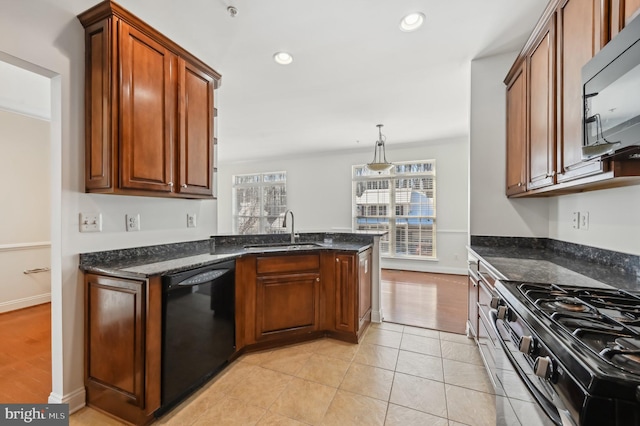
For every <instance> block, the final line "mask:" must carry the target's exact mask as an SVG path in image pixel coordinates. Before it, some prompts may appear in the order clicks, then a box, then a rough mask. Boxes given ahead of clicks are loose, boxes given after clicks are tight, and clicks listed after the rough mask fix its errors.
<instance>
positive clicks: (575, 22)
mask: <svg viewBox="0 0 640 426" xmlns="http://www.w3.org/2000/svg"><path fill="white" fill-rule="evenodd" d="M585 3H586V4H585ZM604 18H605V11H604V10H603V9H602V7H601V1H600V0H589V1H587V2H585V1H582V0H563V1H561V2H560V4H559V5H558V31H557V39H558V43H557V46H558V55H557V58H558V67H557V84H558V97H557V101H558V103H557V105H558V106H557V108H558V129H557V130H558V131H557V141H558V152H557V161H558V163H557V172H558V173H557V182H558V183H560V182H566V181H569V180H572V179H575V178H578V177H582V176H588V175H592V174H595V173H601V172H603V163H602V162H601V161H590V162H583V161H582V78H581V69H582V66H583V65H584V64H586V63H587V62H588V61H589V59H591V58H592V57H593V55H595V54H596V53H597V52H598V51H599V50H600V48H601V47H602V46H603V45H604V44H605V43H606V42H607V35H606V34H607V28H608V26H607V24H606V22H605V20H604Z"/></svg>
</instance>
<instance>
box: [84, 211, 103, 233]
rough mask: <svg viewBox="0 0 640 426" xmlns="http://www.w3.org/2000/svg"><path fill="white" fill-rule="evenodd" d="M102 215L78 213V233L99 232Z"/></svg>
mask: <svg viewBox="0 0 640 426" xmlns="http://www.w3.org/2000/svg"><path fill="white" fill-rule="evenodd" d="M101 231H102V214H100V213H80V232H101Z"/></svg>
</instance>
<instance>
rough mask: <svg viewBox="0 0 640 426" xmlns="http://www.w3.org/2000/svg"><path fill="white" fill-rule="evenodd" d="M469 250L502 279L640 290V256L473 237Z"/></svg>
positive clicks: (553, 242) (525, 240)
mask: <svg viewBox="0 0 640 426" xmlns="http://www.w3.org/2000/svg"><path fill="white" fill-rule="evenodd" d="M469 250H470V252H471V254H472V255H475V256H477V257H479V258H480V259H482V260H484V262H485V263H486V264H488V265H489V266H490V269H492V272H494V273H495V274H496V275H497V276H498V277H499V278H501V279H507V280H511V281H526V282H537V283H545V284H559V285H573V286H587V287H603V286H611V287H615V288H620V289H626V290H640V257H638V256H634V255H629V254H625V253H618V252H613V251H610V250H602V249H597V248H594V247H588V246H581V245H578V244H572V243H566V242H561V241H557V240H551V239H535V238H509V237H477V236H472V237H471V246H470V247H469Z"/></svg>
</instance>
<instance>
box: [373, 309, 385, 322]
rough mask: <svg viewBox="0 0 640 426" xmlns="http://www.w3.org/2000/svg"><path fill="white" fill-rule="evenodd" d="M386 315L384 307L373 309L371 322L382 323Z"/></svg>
mask: <svg viewBox="0 0 640 426" xmlns="http://www.w3.org/2000/svg"><path fill="white" fill-rule="evenodd" d="M383 318H384V316H383V315H382V308H380V310H379V311H374V310H373V309H372V310H371V322H375V323H381V322H382V319H383Z"/></svg>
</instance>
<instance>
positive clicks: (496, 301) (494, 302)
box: [489, 296, 500, 309]
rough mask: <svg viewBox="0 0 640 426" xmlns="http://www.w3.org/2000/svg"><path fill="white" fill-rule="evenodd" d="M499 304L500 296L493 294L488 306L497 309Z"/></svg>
mask: <svg viewBox="0 0 640 426" xmlns="http://www.w3.org/2000/svg"><path fill="white" fill-rule="evenodd" d="M499 305H500V298H499V297H496V296H493V297H492V298H491V302H489V306H491V309H498V306H499Z"/></svg>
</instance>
